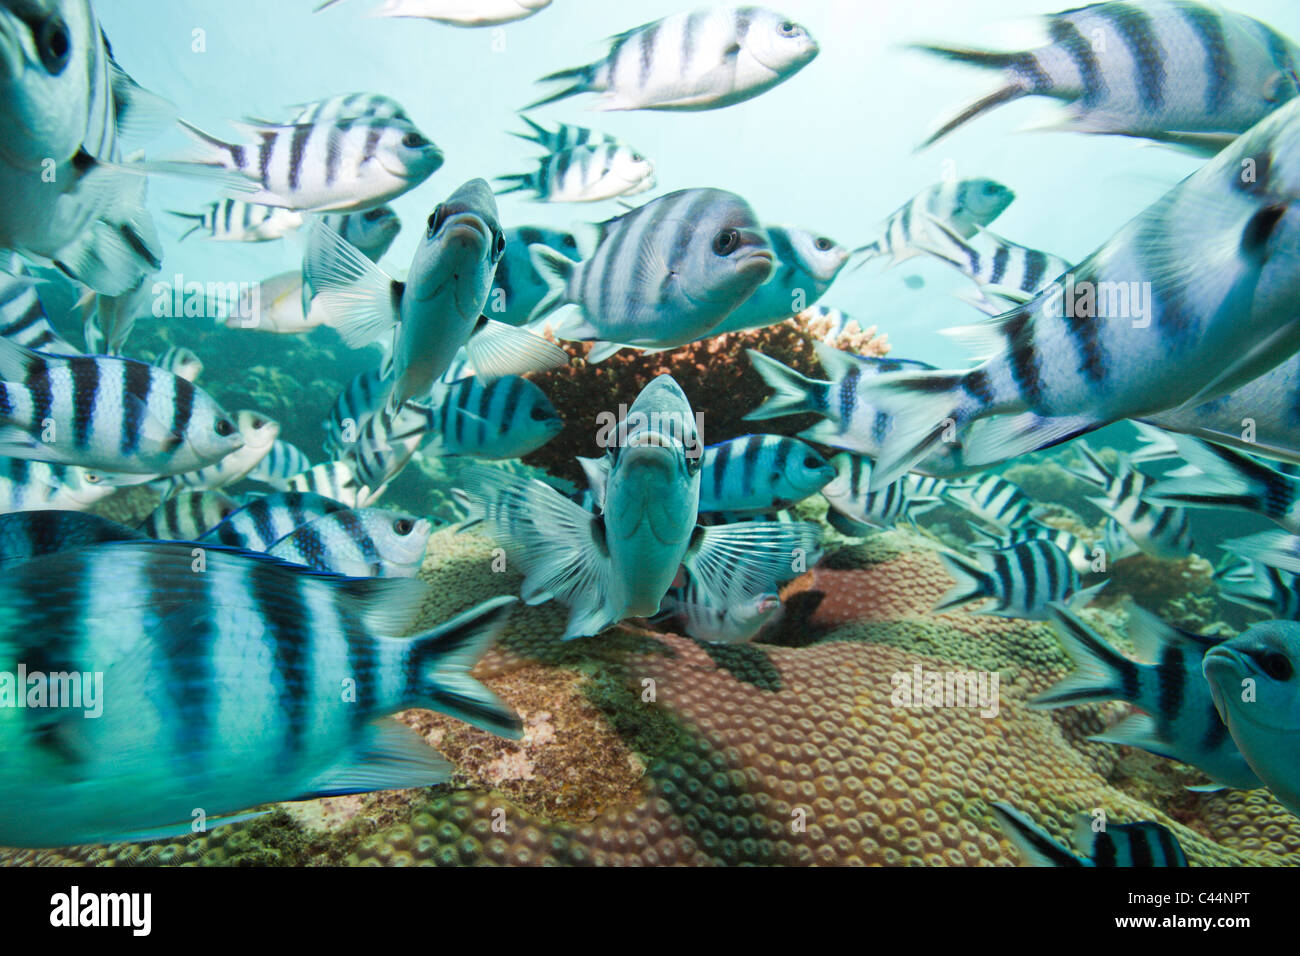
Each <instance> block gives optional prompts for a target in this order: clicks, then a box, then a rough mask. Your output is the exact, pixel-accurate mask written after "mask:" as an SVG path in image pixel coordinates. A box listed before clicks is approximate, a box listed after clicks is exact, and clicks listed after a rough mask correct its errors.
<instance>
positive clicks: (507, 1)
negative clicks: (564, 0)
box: [316, 0, 551, 27]
mask: <svg viewBox="0 0 1300 956" xmlns="http://www.w3.org/2000/svg"><path fill="white" fill-rule="evenodd" d="M338 2H339V0H325V2H324V3H322V4H320V5H319V6H318V7H317V8H316V10H317V12H319V11H321V10H324V9H325V8H326V7H332V6H334V4H336V3H338ZM550 5H551V0H384V5H383V6H382V7H379V8H378V9H377V10H375V11H373V12H372V13H371V14H370V15H371V16H372V17H412V18H415V19H419V20H435V21H437V22H438V23H445V24H447V25H448V26H453V27H492V26H499V25H500V24H502V23H513V22H514V21H516V20H523V19H524V18H526V17H531V16H532V15H533V14H534V13H537V12H538V11H540V10H545V9H546V8H547V7H549V6H550Z"/></svg>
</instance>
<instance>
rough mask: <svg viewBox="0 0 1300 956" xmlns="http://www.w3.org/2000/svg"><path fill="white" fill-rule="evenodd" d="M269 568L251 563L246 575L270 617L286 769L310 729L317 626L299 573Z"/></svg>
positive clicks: (268, 626)
mask: <svg viewBox="0 0 1300 956" xmlns="http://www.w3.org/2000/svg"><path fill="white" fill-rule="evenodd" d="M268 570H269V569H267V568H263V567H256V566H255V567H250V568H249V575H248V579H247V581H248V587H249V590H250V592H251V597H252V599H253V606H254V607H255V608H256V609H257V612H258V614H259V616H260V617H261V619H262V620H263V621H265V622H266V629H265V631H264V632H263V633H264V634H265V640H267V641H269V642H270V645H271V646H270V647H269V648H268V649H269V650H270V652H271V657H272V660H273V661H274V665H273V670H272V675H271V680H272V685H273V687H274V689H275V694H276V698H277V700H278V702H279V711H280V714H281V716H282V718H283V723H284V726H285V738H284V740H283V741H282V742H281V749H280V754H279V758H278V760H277V765H278V766H281V767H283V769H284V770H285V771H286V772H288V771H291V770H292V769H294V768H296V767H297V766H298V757H299V755H300V754H302V752H303V751H304V750H305V749H306V737H307V735H308V733H310V731H311V728H310V727H309V726H308V720H307V718H308V711H307V708H308V705H309V703H310V701H311V695H310V694H309V693H305V692H304V691H305V689H306V688H310V687H311V686H312V681H311V675H310V673H309V671H310V668H311V648H312V642H313V638H314V636H315V635H314V630H315V629H314V628H311V627H309V626H307V624H308V622H309V621H310V612H309V611H308V609H307V607H306V605H305V602H304V601H303V599H302V594H301V593H300V588H301V581H300V579H299V578H297V577H288V576H287V575H281V574H273V573H268ZM286 578H287V581H286Z"/></svg>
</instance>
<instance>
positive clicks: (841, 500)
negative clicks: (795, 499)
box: [822, 452, 941, 538]
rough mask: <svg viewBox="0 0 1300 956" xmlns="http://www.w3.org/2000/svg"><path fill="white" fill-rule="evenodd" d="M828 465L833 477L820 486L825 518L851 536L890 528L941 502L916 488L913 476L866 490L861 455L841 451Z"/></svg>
mask: <svg viewBox="0 0 1300 956" xmlns="http://www.w3.org/2000/svg"><path fill="white" fill-rule="evenodd" d="M830 464H831V467H832V468H834V469H835V477H834V479H833V480H832V481H831V482H830V483H829V484H828V485H826V486H825V487H824V488H822V495H823V496H824V497H825V498H826V501H827V502H828V503H829V504H830V506H831V510H830V512H829V513H828V514H827V515H826V520H827V521H828V522H830V524H831V526H832V527H833V528H835V530H837V531H839V532H840V533H841V534H845V535H848V536H849V537H851V538H861V537H866V536H867V535H869V534H871V533H872V532H873V531H877V530H880V529H881V528H892V527H893V526H894V525H895V524H896V523H897V522H898V521H899V519H907V520H909V521H913V520H915V518H916V517H917V515H920V514H924V513H925V512H926V511H929V510H930V509H932V508H934V507H936V506H937V505H938V504H940V503H941V499H940V498H939V496H938V495H937V494H930V495H926V494H922V493H920V492H919V491H918V484H917V480H916V476H914V475H904V476H903V477H902V478H900V479H899V480H898V481H896V482H894V483H893V484H892V485H889V486H888V487H886V488H883V489H881V490H880V491H867V484H868V482H869V481H870V478H871V460H870V459H868V458H864V457H862V456H861V455H854V454H852V453H851V452H841V453H840V454H838V455H836V456H835V457H834V458H832V459H831V462H830Z"/></svg>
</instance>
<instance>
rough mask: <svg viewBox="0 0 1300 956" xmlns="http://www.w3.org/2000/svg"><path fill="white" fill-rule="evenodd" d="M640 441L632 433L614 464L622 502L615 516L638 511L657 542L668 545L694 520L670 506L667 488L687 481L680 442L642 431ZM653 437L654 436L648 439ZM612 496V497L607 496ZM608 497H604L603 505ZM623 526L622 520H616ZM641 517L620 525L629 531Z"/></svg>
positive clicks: (620, 517)
mask: <svg viewBox="0 0 1300 956" xmlns="http://www.w3.org/2000/svg"><path fill="white" fill-rule="evenodd" d="M642 436H643V440H641V441H638V442H635V443H634V439H633V437H632V436H629V438H628V444H627V445H626V446H625V447H624V448H623V449H622V450H621V451H620V453H619V459H618V465H617V466H616V467H617V468H618V472H619V480H618V482H617V484H618V485H620V486H622V488H623V489H624V492H623V494H620V495H619V497H620V498H623V497H624V496H625V495H629V493H630V495H629V497H627V498H625V501H626V503H625V505H624V506H623V507H622V508H620V509H619V511H618V514H617V516H616V519H624V520H626V519H627V518H629V517H631V515H630V513H629V512H631V511H634V510H635V511H636V512H638V513H639V514H640V516H641V519H643V520H645V521H647V522H648V523H649V525H650V529H651V531H653V532H654V536H655V537H656V538H657V539H658V540H659V541H661V542H663V543H665V544H669V543H672V542H676V541H679V540H680V539H681V538H682V537H683V536H684V535H685V534H688V533H689V530H690V528H691V527H692V526H693V525H694V523H695V516H694V515H693V514H691V515H686V514H683V513H682V511H681V509H679V508H675V507H673V505H674V498H675V497H676V496H675V495H673V494H672V492H671V488H672V487H673V485H675V484H677V483H678V482H681V481H685V480H688V479H687V478H686V469H685V467H684V462H683V452H682V448H681V446H680V445H678V444H676V443H671V442H669V440H668V439H665V438H663V436H660V435H658V434H657V433H655V432H643V433H642ZM649 436H655V439H657V440H653V439H649ZM611 497H612V496H611ZM608 506H609V498H607V499H606V507H608ZM617 523H618V524H619V525H624V521H622V520H620V521H617ZM640 523H641V520H637V521H634V522H632V523H631V525H630V527H629V526H626V525H624V530H633V529H635V528H636V527H637V526H639V525H640Z"/></svg>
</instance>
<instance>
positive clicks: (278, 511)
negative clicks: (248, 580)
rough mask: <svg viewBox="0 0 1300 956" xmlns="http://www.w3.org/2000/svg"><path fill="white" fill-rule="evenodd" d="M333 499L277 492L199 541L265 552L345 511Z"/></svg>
mask: <svg viewBox="0 0 1300 956" xmlns="http://www.w3.org/2000/svg"><path fill="white" fill-rule="evenodd" d="M344 510H346V506H345V505H344V504H343V503H342V502H339V501H335V500H334V499H333V498H326V497H325V496H324V495H317V494H312V493H311V492H307V491H278V492H275V493H274V494H269V495H263V496H262V497H261V498H258V499H256V500H255V501H250V502H249V503H248V504H246V505H244V506H243V507H242V508H239V509H238V510H236V511H232V512H231V513H230V514H229V515H227V516H226V519H225V520H224V521H222V522H221V523H220V524H218V525H215V526H213V527H212V528H211V529H209V530H208V532H207V533H206V534H204V535H203V536H202V537H201V538H200V539H199V540H202V541H212V542H214V543H217V544H224V545H229V546H230V547H232V548H242V549H244V550H245V551H257V552H259V553H265V552H267V551H269V550H270V548H271V546H272V545H274V544H275V543H276V542H277V541H279V540H281V539H282V538H284V537H286V536H288V535H290V534H292V533H293V532H294V531H296V530H298V529H299V528H301V527H302V526H303V525H307V524H311V523H312V522H313V521H315V520H316V519H317V518H323V517H324V516H325V515H329V514H334V513H335V512H336V511H344Z"/></svg>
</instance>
